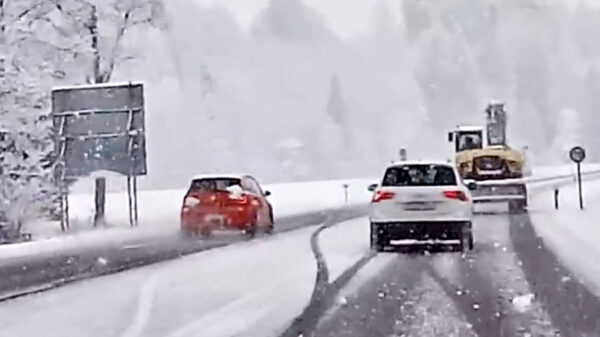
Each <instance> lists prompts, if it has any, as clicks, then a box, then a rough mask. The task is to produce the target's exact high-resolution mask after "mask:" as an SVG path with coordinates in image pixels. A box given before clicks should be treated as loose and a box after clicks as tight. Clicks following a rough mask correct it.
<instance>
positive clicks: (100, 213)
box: [94, 177, 106, 227]
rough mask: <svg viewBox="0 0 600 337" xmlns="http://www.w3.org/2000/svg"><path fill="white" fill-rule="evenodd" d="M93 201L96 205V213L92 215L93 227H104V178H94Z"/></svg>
mask: <svg viewBox="0 0 600 337" xmlns="http://www.w3.org/2000/svg"><path fill="white" fill-rule="evenodd" d="M94 201H95V205H96V212H95V214H94V227H98V226H99V225H104V223H105V215H104V209H105V205H106V178H104V177H98V178H96V192H95V198H94Z"/></svg>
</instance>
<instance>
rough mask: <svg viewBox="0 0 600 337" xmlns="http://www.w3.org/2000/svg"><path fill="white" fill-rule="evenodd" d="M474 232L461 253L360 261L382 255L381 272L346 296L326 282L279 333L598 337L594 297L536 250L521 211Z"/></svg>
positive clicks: (599, 309) (478, 224) (598, 303)
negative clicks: (468, 248)
mask: <svg viewBox="0 0 600 337" xmlns="http://www.w3.org/2000/svg"><path fill="white" fill-rule="evenodd" d="M474 230H475V240H476V247H475V250H474V251H472V252H469V253H466V254H462V253H460V252H439V251H437V252H431V251H423V250H419V251H416V252H408V253H406V252H403V253H402V254H398V253H397V252H393V253H379V254H377V255H376V256H374V257H372V259H370V262H368V263H367V265H368V264H370V263H374V262H376V261H375V260H378V259H384V258H385V259H387V260H389V261H386V262H385V265H384V267H383V268H381V269H380V270H379V271H378V272H376V273H374V274H373V275H370V276H369V277H368V278H367V279H366V280H363V281H362V283H360V284H357V285H354V286H353V287H348V288H349V289H350V290H348V291H349V293H344V292H343V291H342V292H340V290H341V288H342V287H343V285H340V286H338V287H336V286H335V284H336V282H332V283H331V285H330V286H329V289H328V290H329V291H327V290H324V291H322V292H321V296H320V297H317V298H314V297H313V302H312V303H311V305H309V307H308V308H307V311H305V313H303V316H301V317H299V318H298V319H297V320H296V322H295V323H294V324H293V325H292V327H291V328H290V330H289V331H288V334H287V335H290V336H291V335H293V334H296V336H298V334H302V335H303V336H305V337H307V336H326V337H345V336H348V337H350V336H353V337H355V336H369V337H379V336H381V337H383V336H385V337H388V336H402V337H410V336H413V337H428V336H445V337H446V336H461V337H462V336H485V337H487V336H490V337H495V336H552V337H556V336H561V337H571V336H572V337H591V336H600V320H598V318H599V317H600V300H599V299H598V298H597V297H596V296H594V295H593V294H592V293H590V292H589V291H588V290H587V289H586V287H585V286H584V285H583V284H581V283H580V282H579V281H578V280H577V279H576V278H575V276H573V275H572V274H571V273H570V272H569V271H568V270H567V269H566V268H565V267H564V266H562V265H561V264H560V262H559V261H558V260H557V259H556V257H555V256H554V255H553V253H552V252H550V251H549V250H548V249H547V248H546V247H545V246H544V243H543V241H542V240H541V239H540V238H539V237H537V236H536V234H535V231H534V228H533V226H532V223H531V220H530V218H529V216H528V215H527V214H508V213H496V214H493V213H490V214H483V215H478V216H477V217H476V219H475V222H474ZM357 282H358V281H357ZM352 288H353V289H354V290H352ZM314 316H318V319H317V320H316V321H315V322H311V321H310V319H312V318H313V317H314ZM303 321H304V324H301V323H302V322H303ZM292 330H293V331H292Z"/></svg>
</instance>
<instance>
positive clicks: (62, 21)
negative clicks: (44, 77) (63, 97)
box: [53, 0, 164, 83]
mask: <svg viewBox="0 0 600 337" xmlns="http://www.w3.org/2000/svg"><path fill="white" fill-rule="evenodd" d="M54 2H55V4H56V9H57V10H58V13H59V14H60V15H55V16H54V17H53V19H54V23H55V24H56V26H55V28H56V30H57V32H59V33H60V35H62V36H63V37H66V38H70V39H74V40H75V41H77V44H78V48H76V49H72V52H73V53H74V57H75V58H76V59H77V60H78V61H79V62H83V63H84V64H87V65H88V68H87V69H89V71H86V72H84V73H85V76H86V78H85V80H86V81H87V82H88V83H106V82H109V81H110V80H111V78H112V76H113V74H114V71H115V68H116V67H117V65H118V64H120V63H122V62H126V61H129V60H132V59H134V58H135V57H136V53H135V51H134V50H132V48H131V44H127V43H126V40H127V37H128V35H129V34H131V35H133V36H135V35H134V34H135V30H136V28H145V27H148V26H152V25H154V26H160V25H162V24H163V23H164V22H163V21H162V20H163V18H164V16H163V8H162V1H161V0H54Z"/></svg>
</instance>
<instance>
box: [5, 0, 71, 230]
mask: <svg viewBox="0 0 600 337" xmlns="http://www.w3.org/2000/svg"><path fill="white" fill-rule="evenodd" d="M51 7H52V6H48V3H47V2H44V1H33V0H31V1H28V0H23V1H7V0H0V217H1V219H0V220H2V222H7V223H8V224H9V226H10V227H11V230H12V232H13V233H18V232H19V230H20V228H21V225H22V224H23V223H24V222H25V221H27V220H28V219H29V218H30V217H38V216H40V215H41V212H42V210H47V209H49V208H52V207H53V200H54V198H53V196H54V191H55V190H54V188H53V185H52V182H51V167H50V164H49V162H48V155H49V153H50V151H51V149H52V140H51V137H50V126H51V125H50V121H49V119H48V113H49V110H48V109H49V99H48V98H49V92H50V87H51V85H52V83H53V82H55V81H57V80H59V79H61V78H62V77H63V75H64V71H62V70H61V69H60V67H58V65H60V62H57V60H60V59H62V57H60V55H58V54H60V50H58V49H56V48H54V47H52V46H50V45H48V44H46V43H44V32H45V27H46V23H47V22H46V21H45V18H46V15H47V14H48V13H49V12H51V11H52V8H51Z"/></svg>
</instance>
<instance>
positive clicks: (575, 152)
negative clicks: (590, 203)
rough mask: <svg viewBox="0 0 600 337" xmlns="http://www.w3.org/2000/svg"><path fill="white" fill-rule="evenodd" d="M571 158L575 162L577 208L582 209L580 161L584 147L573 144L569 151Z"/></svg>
mask: <svg viewBox="0 0 600 337" xmlns="http://www.w3.org/2000/svg"><path fill="white" fill-rule="evenodd" d="M569 157H570V158H571V160H572V161H573V162H574V163H575V164H577V185H578V189H579V208H580V209H582V210H583V186H582V185H583V184H582V182H581V163H582V162H583V161H584V160H585V149H584V148H583V147H581V146H575V147H574V148H572V149H571V151H570V152H569Z"/></svg>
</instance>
